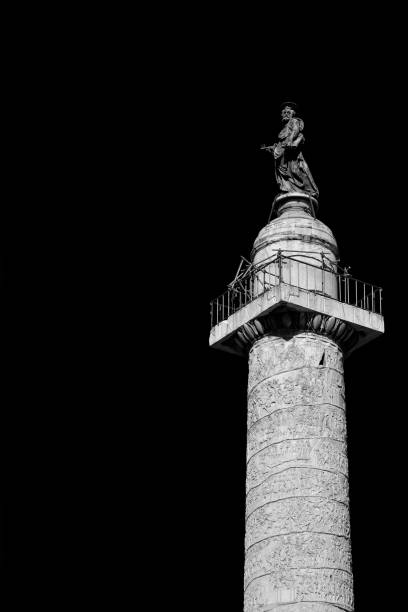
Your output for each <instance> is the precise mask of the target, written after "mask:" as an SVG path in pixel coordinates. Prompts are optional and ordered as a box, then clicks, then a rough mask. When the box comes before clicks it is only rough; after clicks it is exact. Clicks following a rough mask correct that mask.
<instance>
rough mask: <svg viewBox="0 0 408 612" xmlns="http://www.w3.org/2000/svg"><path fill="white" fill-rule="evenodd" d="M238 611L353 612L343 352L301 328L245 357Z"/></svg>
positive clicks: (259, 344)
mask: <svg viewBox="0 0 408 612" xmlns="http://www.w3.org/2000/svg"><path fill="white" fill-rule="evenodd" d="M247 462H248V463H247V508H246V542H245V549H246V560H245V585H244V588H245V607H244V610H245V612H268V611H271V610H276V609H279V610H280V609H282V611H283V612H338V611H339V610H346V611H348V612H350V611H353V610H354V604H353V580H352V570H351V548H350V524H349V507H348V466H347V452H346V414H345V399H344V377H343V355H342V351H341V350H340V348H339V347H338V345H337V344H336V343H335V342H334V341H333V340H331V339H329V338H328V337H324V336H322V335H317V334H315V333H312V332H310V331H306V332H301V333H296V334H293V335H292V337H289V338H287V339H284V338H283V337H281V336H279V335H278V336H273V335H267V336H264V337H262V338H261V339H259V340H257V341H256V342H255V343H254V344H253V346H252V348H251V350H250V353H249V379H248V439H247Z"/></svg>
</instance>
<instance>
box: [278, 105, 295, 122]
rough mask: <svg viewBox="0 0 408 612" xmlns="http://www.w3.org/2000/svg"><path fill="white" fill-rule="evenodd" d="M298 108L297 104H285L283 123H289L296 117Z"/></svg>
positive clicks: (283, 106) (282, 109) (282, 114)
mask: <svg viewBox="0 0 408 612" xmlns="http://www.w3.org/2000/svg"><path fill="white" fill-rule="evenodd" d="M297 110H298V106H297V104H296V103H295V102H284V103H283V104H281V118H282V121H289V119H291V118H292V117H294V116H295V115H296V112H297Z"/></svg>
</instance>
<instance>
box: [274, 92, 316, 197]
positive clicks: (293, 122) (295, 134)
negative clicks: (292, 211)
mask: <svg viewBox="0 0 408 612" xmlns="http://www.w3.org/2000/svg"><path fill="white" fill-rule="evenodd" d="M281 108H282V111H281V117H282V122H283V123H284V127H283V128H282V129H281V131H280V132H279V135H278V138H279V141H278V142H277V143H275V144H274V145H272V146H263V147H262V149H266V150H267V151H269V152H270V153H273V156H274V158H275V176H276V181H277V183H278V185H279V188H280V191H281V192H282V193H287V192H290V191H298V192H301V193H307V194H308V195H311V196H313V197H315V198H317V197H318V195H319V190H318V188H317V186H316V183H315V182H314V180H313V177H312V174H311V172H310V170H309V166H308V165H307V163H306V161H305V159H304V157H303V153H302V145H303V142H304V140H305V137H304V136H303V134H302V130H303V127H304V123H303V121H302V119H300V117H297V116H296V110H297V107H296V104H295V103H294V102H285V103H284V104H282V107H281Z"/></svg>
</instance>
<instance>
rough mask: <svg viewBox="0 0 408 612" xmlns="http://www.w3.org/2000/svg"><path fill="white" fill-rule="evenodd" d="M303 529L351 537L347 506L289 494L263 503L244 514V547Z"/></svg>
mask: <svg viewBox="0 0 408 612" xmlns="http://www.w3.org/2000/svg"><path fill="white" fill-rule="evenodd" d="M304 531H308V532H316V533H328V534H331V535H337V536H339V537H346V538H349V537H350V519H349V510H348V506H346V505H345V504H341V503H339V502H337V501H335V500H331V499H327V498H325V497H307V496H305V497H296V496H295V497H291V498H286V499H281V500H279V501H276V502H275V503H274V504H266V505H265V506H262V507H261V508H259V509H258V510H256V511H255V512H253V513H252V514H251V516H249V517H248V518H247V522H246V538H245V549H246V550H247V551H249V549H250V547H251V546H254V545H255V544H256V543H258V542H261V541H265V540H268V539H270V538H274V537H277V536H281V535H286V534H290V533H302V532H304Z"/></svg>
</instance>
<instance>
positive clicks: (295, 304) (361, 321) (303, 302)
mask: <svg viewBox="0 0 408 612" xmlns="http://www.w3.org/2000/svg"><path fill="white" fill-rule="evenodd" d="M336 268H337V266H335V265H334V264H333V262H331V261H329V260H328V259H326V258H325V256H324V254H322V255H321V257H320V261H319V259H318V257H317V255H316V254H315V253H312V254H307V253H305V252H303V253H295V254H290V253H287V252H284V251H277V253H276V255H275V256H274V257H272V258H268V261H266V262H265V263H261V264H258V265H253V264H251V265H250V266H249V267H248V268H247V269H246V270H245V271H244V272H242V273H240V274H237V277H236V278H235V280H234V281H233V282H232V283H231V284H230V285H228V289H227V290H226V291H225V292H224V293H223V294H222V295H220V296H219V297H217V298H216V299H214V300H212V302H211V304H210V311H211V333H210V346H212V347H214V348H218V349H221V350H225V351H228V352H230V353H235V354H239V355H242V356H244V355H246V354H247V349H248V345H249V344H251V342H252V341H254V340H255V339H256V335H257V334H256V331H257V330H258V331H259V333H260V334H261V333H265V323H266V324H268V326H269V327H270V326H271V323H272V322H271V315H272V314H273V315H277V318H276V320H275V326H276V324H277V325H278V326H279V325H282V326H283V327H285V326H286V327H287V330H288V332H289V330H291V329H292V331H294V330H295V329H296V327H297V326H299V325H298V324H299V319H298V318H296V317H295V318H294V317H290V316H289V315H288V313H291V312H293V314H295V313H298V315H299V316H300V314H301V313H304V314H303V318H302V322H301V326H300V328H301V329H305V328H306V329H309V330H310V331H312V332H315V333H322V334H324V335H325V334H330V335H331V336H334V337H335V338H337V339H338V341H339V342H340V344H342V345H343V350H344V352H345V353H346V354H347V355H348V354H350V353H351V352H352V351H354V350H355V349H356V348H358V347H360V346H362V345H363V344H365V343H366V342H369V341H370V340H372V339H374V338H375V337H377V336H379V335H381V334H382V333H383V332H384V318H383V290H382V288H381V287H377V286H375V285H371V284H369V283H366V282H363V281H360V280H358V279H356V278H354V277H352V276H351V275H350V274H348V273H347V272H346V271H344V270H343V271H341V272H338V271H337V269H336ZM281 307H283V308H284V310H285V313H286V316H285V314H283V315H282V317H283V319H282V321H280V323H279V316H278V315H279V312H280V311H281V310H282V308H281ZM296 321H297V323H296ZM341 322H344V323H345V324H346V325H344V326H343V328H344V329H343V328H342V326H341ZM350 326H351V327H352V331H353V333H350ZM271 329H273V323H272V327H271ZM336 329H337V334H336V333H335V332H336ZM342 332H343V335H342ZM271 333H272V332H271ZM346 335H348V336H349V337H348V341H347V338H346Z"/></svg>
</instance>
